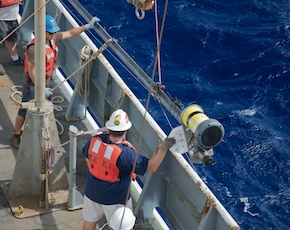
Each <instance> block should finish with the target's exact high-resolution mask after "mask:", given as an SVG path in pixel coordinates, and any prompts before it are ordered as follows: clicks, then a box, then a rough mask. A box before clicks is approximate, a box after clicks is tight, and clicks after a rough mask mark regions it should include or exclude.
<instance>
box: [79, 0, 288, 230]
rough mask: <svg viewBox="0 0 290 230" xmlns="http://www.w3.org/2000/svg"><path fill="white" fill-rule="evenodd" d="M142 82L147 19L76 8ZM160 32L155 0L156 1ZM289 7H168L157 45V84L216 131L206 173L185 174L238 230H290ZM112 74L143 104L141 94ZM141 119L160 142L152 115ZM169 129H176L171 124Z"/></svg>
mask: <svg viewBox="0 0 290 230" xmlns="http://www.w3.org/2000/svg"><path fill="white" fill-rule="evenodd" d="M80 2H81V3H82V4H83V5H84V6H85V8H86V9H87V10H88V11H89V12H90V13H91V14H92V15H96V16H98V17H99V18H100V19H101V25H102V26H103V27H104V28H105V29H106V30H107V31H108V32H109V34H110V35H112V36H113V37H114V38H116V39H118V42H119V44H120V45H121V46H122V47H123V48H124V49H125V50H126V51H127V52H128V53H129V54H130V55H131V57H132V58H133V59H134V60H135V61H136V62H137V63H138V64H139V65H140V66H141V67H142V69H144V70H145V71H146V72H147V74H148V75H149V76H151V75H152V71H153V66H154V60H155V55H156V32H155V30H156V28H155V19H154V14H155V10H150V11H146V16H145V18H144V19H143V20H138V19H137V18H136V16H135V13H134V10H135V9H134V6H133V5H131V4H129V3H128V2H127V1H126V0H123V1H109V0H98V1H90V0H82V1H80ZM156 3H157V6H158V11H157V12H158V23H159V24H158V27H159V30H160V28H161V22H162V17H163V13H164V8H165V7H164V6H165V0H160V1H156ZM289 38H290V1H288V0H287V1H286V0H284V1H283V0H278V1H276V0H219V1H214V0H203V1H194V0H185V1H184V0H183V1H181V0H170V1H169V2H168V10H167V13H166V21H165V27H164V32H163V36H162V41H161V76H158V75H157V74H155V75H154V76H155V81H158V78H159V77H161V79H162V84H164V85H165V86H166V89H165V90H166V91H168V92H169V93H170V95H171V96H173V97H177V98H178V99H180V101H181V102H182V103H183V104H184V105H185V106H188V105H191V104H194V103H196V104H199V105H201V106H202V107H203V109H204V111H205V113H206V114H207V115H208V116H209V117H212V118H215V119H217V120H219V121H220V122H221V123H222V124H223V126H224V127H225V137H224V140H223V141H222V143H221V144H220V145H219V146H217V147H215V148H214V150H215V155H214V159H215V161H216V162H217V163H216V164H215V165H214V166H212V167H205V166H204V165H195V168H196V170H197V172H198V174H199V175H200V177H201V178H202V179H203V180H204V181H205V183H206V184H207V185H208V187H209V188H210V189H211V190H212V191H213V193H214V194H215V195H216V196H217V198H218V199H219V200H220V201H221V203H222V204H223V205H224V206H225V208H226V209H227V210H228V211H229V213H230V214H231V215H232V216H233V218H234V219H235V220H236V221H237V223H238V224H239V225H240V226H241V229H244V230H249V229H252V230H254V229H263V230H265V229H266V230H268V229H277V230H286V229H290V213H289V212H290V186H289V185H290V172H289V168H290V151H289V148H290V138H289V134H290V106H289V104H290V101H289V100H290V92H289V90H290V79H289V77H290V73H289V70H290V44H289ZM116 70H117V71H118V72H119V74H120V75H121V76H122V77H123V78H124V79H125V81H126V82H127V83H128V84H129V85H130V86H131V87H132V90H133V92H135V93H136V95H137V96H138V97H139V98H140V100H141V101H143V102H145V101H146V98H147V93H146V92H144V91H142V90H140V85H139V84H138V82H137V81H136V79H134V78H133V77H132V76H131V75H130V74H129V73H128V72H127V71H124V70H123V69H122V68H121V67H117V66H116ZM150 112H151V114H152V115H153V117H154V118H155V119H156V120H157V122H158V123H159V124H160V126H161V127H162V128H163V129H164V130H165V131H166V133H167V134H168V133H169V132H170V129H171V127H170V125H169V124H168V122H167V120H166V119H165V118H164V115H163V113H162V111H161V108H160V106H159V105H158V104H157V103H154V102H153V99H152V103H151V108H150ZM174 122H175V121H172V123H173V124H175V125H178V124H176V123H174Z"/></svg>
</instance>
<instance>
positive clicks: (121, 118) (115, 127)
mask: <svg viewBox="0 0 290 230" xmlns="http://www.w3.org/2000/svg"><path fill="white" fill-rule="evenodd" d="M131 126H132V123H131V122H130V121H129V116H128V114H127V113H125V112H124V110H122V109H118V110H116V111H115V112H113V113H112V114H111V116H110V119H109V120H108V121H107V122H106V127H107V128H108V129H109V130H112V131H126V130H128V129H130V128H131Z"/></svg>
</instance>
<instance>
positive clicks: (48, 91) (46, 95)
mask: <svg viewBox="0 0 290 230" xmlns="http://www.w3.org/2000/svg"><path fill="white" fill-rule="evenodd" d="M52 94H53V90H52V89H51V88H45V97H46V98H49V97H50V96H51V95H52Z"/></svg>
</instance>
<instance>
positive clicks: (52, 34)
mask: <svg viewBox="0 0 290 230" xmlns="http://www.w3.org/2000/svg"><path fill="white" fill-rule="evenodd" d="M46 33H49V34H50V35H53V34H55V32H53V33H51V32H48V31H46Z"/></svg>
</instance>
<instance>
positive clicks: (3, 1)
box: [0, 0, 22, 8]
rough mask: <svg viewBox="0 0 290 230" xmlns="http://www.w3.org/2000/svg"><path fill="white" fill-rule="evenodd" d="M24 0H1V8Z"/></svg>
mask: <svg viewBox="0 0 290 230" xmlns="http://www.w3.org/2000/svg"><path fill="white" fill-rule="evenodd" d="M21 2H22V0H0V8H2V7H6V6H11V5H14V4H19V3H21Z"/></svg>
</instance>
